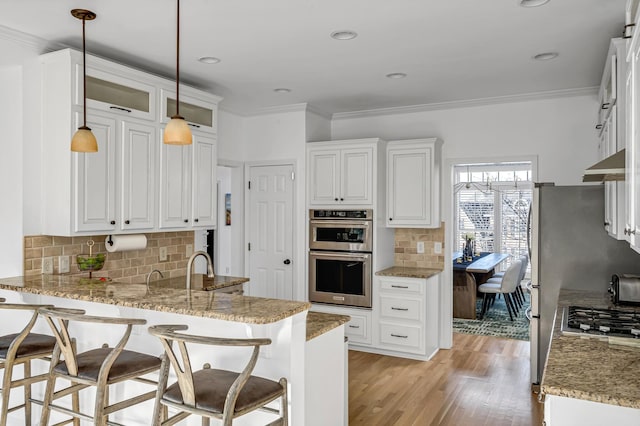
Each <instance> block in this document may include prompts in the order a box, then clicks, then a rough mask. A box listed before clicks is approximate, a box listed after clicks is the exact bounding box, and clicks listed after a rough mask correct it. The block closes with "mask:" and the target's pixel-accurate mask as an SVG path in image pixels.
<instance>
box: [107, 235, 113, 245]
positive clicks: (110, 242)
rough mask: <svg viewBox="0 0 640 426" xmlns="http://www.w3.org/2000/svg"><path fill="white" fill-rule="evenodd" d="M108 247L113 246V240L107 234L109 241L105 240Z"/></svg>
mask: <svg viewBox="0 0 640 426" xmlns="http://www.w3.org/2000/svg"><path fill="white" fill-rule="evenodd" d="M107 243H109V245H110V246H113V239H112V238H111V234H109V239H108V240H107Z"/></svg>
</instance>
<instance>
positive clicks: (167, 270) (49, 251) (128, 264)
mask: <svg viewBox="0 0 640 426" xmlns="http://www.w3.org/2000/svg"><path fill="white" fill-rule="evenodd" d="M145 235H146V237H147V248H146V249H143V250H131V251H122V252H117V253H108V252H107V251H106V249H105V238H106V235H93V236H83V237H57V236H50V235H33V236H25V237H24V276H25V277H28V276H34V275H40V274H42V260H43V258H46V257H52V258H53V273H54V274H59V271H60V265H59V263H58V256H69V274H71V275H86V276H89V273H88V272H80V271H79V270H78V266H77V263H76V255H77V254H89V247H88V246H87V242H88V241H89V240H90V239H92V240H93V241H94V242H95V245H94V246H93V253H94V254H96V253H106V261H105V263H104V267H103V268H102V269H101V270H99V271H95V272H94V273H93V277H108V278H112V279H114V280H117V281H120V282H144V280H145V278H146V276H147V274H148V273H149V272H151V271H152V270H154V269H158V270H160V271H162V273H163V274H164V276H165V278H168V277H175V276H181V275H184V274H185V269H186V267H187V260H188V258H187V256H186V252H187V245H189V244H190V245H191V247H193V243H194V233H193V231H184V232H159V233H151V234H145ZM160 247H166V248H167V260H166V261H162V262H161V261H160Z"/></svg>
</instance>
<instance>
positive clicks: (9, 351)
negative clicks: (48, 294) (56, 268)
mask: <svg viewBox="0 0 640 426" xmlns="http://www.w3.org/2000/svg"><path fill="white" fill-rule="evenodd" d="M2 301H3V302H4V299H2ZM43 307H52V305H30V304H21V303H0V310H4V311H5V312H3V313H2V318H3V319H2V322H3V323H4V324H12V323H15V321H16V311H31V312H32V315H31V318H30V319H29V320H28V322H27V324H26V325H25V326H24V327H23V328H22V330H21V331H20V332H18V333H13V334H7V335H4V336H0V368H2V369H4V374H3V377H2V390H1V391H2V409H1V414H0V426H5V425H6V424H7V417H8V414H9V413H10V412H13V411H16V410H19V409H22V408H24V417H23V419H24V421H25V425H31V385H32V384H33V383H37V382H42V381H45V380H47V377H48V375H47V374H46V373H45V374H39V375H37V376H32V375H31V361H32V360H35V359H41V360H45V361H48V360H49V357H51V354H52V353H53V348H54V346H55V343H56V339H55V338H54V337H53V336H47V335H46V334H39V333H33V332H32V329H33V326H34V325H35V324H36V320H37V319H38V310H39V309H40V308H43ZM17 365H22V369H23V375H22V378H21V379H16V380H14V379H13V369H14V367H15V366H17ZM19 386H22V387H23V389H24V401H23V403H22V404H20V405H17V406H14V407H9V397H10V395H11V389H13V388H16V387H19Z"/></svg>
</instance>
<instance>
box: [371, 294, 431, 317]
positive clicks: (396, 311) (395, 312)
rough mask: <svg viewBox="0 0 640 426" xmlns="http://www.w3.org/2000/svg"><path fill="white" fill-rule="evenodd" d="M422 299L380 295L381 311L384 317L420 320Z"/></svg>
mask: <svg viewBox="0 0 640 426" xmlns="http://www.w3.org/2000/svg"><path fill="white" fill-rule="evenodd" d="M421 302H422V300H421V299H409V298H399V297H387V296H381V297H380V311H381V315H382V316H383V317H389V318H398V319H406V320H413V321H420V320H421V319H422V317H423V315H422V303H421Z"/></svg>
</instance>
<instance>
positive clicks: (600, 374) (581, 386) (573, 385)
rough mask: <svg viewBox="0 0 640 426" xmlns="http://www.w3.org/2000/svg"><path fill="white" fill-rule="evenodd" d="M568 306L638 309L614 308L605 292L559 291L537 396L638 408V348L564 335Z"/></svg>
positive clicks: (639, 350) (639, 404)
mask: <svg viewBox="0 0 640 426" xmlns="http://www.w3.org/2000/svg"><path fill="white" fill-rule="evenodd" d="M568 305H580V306H593V307H598V308H607V309H612V308H614V309H629V310H636V311H639V310H640V309H637V308H636V309H634V308H628V307H614V306H613V305H612V304H611V302H610V298H609V296H608V295H607V293H604V292H602V293H600V292H585V291H578V290H561V292H560V296H559V300H558V307H557V312H556V319H555V323H554V329H553V334H552V339H551V346H550V348H549V356H548V358H547V363H546V365H545V369H544V374H543V378H542V383H541V386H540V399H541V400H543V399H544V397H545V396H546V395H553V396H562V397H567V398H575V399H582V400H587V401H592V402H598V403H603V404H611V405H617V406H621V407H629V408H636V409H640V347H632V346H620V345H614V344H610V343H609V342H608V340H607V339H606V338H605V339H599V338H592V337H591V338H590V337H579V336H567V335H563V334H562V332H561V330H560V325H561V321H562V308H564V306H568Z"/></svg>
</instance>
